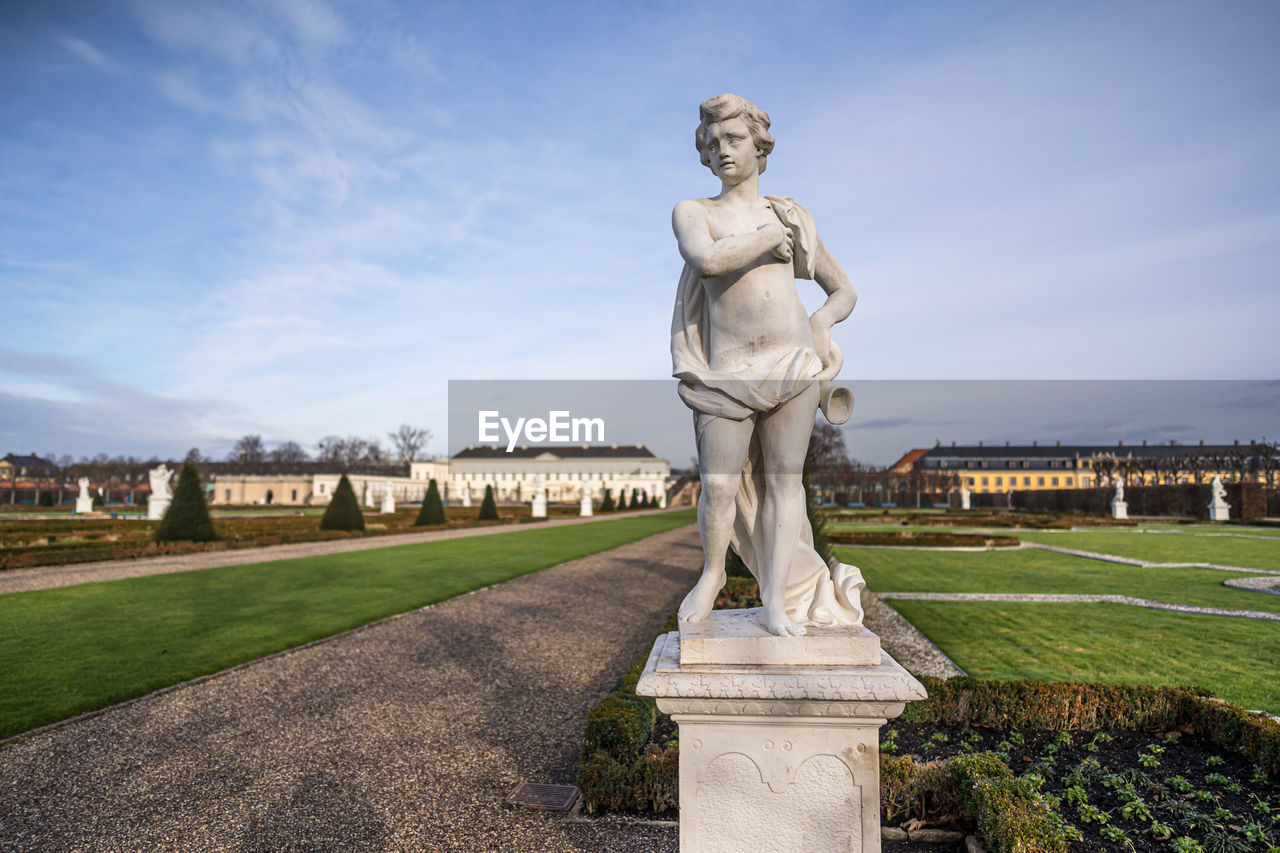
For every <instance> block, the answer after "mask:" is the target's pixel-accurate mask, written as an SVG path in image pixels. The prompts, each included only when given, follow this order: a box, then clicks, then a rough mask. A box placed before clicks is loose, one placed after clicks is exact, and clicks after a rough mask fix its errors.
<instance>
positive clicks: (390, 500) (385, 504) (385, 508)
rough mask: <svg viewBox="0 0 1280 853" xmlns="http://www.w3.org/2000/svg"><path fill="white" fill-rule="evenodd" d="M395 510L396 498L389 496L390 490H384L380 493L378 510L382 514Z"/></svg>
mask: <svg viewBox="0 0 1280 853" xmlns="http://www.w3.org/2000/svg"><path fill="white" fill-rule="evenodd" d="M395 511H396V499H395V498H394V497H392V496H391V493H390V492H384V493H383V495H382V507H381V509H380V510H379V512H381V514H382V515H390V514H391V513H393V512H395Z"/></svg>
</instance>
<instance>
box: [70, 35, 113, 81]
mask: <svg viewBox="0 0 1280 853" xmlns="http://www.w3.org/2000/svg"><path fill="white" fill-rule="evenodd" d="M57 40H58V44H60V45H62V47H63V48H65V49H66V50H67V51H69V52H70V53H71V54H72V55H74V56H76V57H79V58H80V59H82V60H84V61H85V62H87V63H89V64H90V65H92V66H93V67H94V68H96V69H98V70H99V71H108V72H111V73H115V72H118V71H121V70H122V69H121V67H120V64H119V63H118V62H116V61H115V60H114V59H112V58H111V57H109V56H107V55H106V54H105V53H103V52H102V51H100V50H98V49H97V48H96V47H94V46H93V45H91V44H89V42H87V41H85V40H84V39H82V38H78V37H76V36H73V35H68V34H66V33H62V34H59V35H58V36H57Z"/></svg>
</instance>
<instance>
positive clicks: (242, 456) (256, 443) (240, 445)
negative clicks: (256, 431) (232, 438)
mask: <svg viewBox="0 0 1280 853" xmlns="http://www.w3.org/2000/svg"><path fill="white" fill-rule="evenodd" d="M266 458H267V451H266V448H265V447H264V446H263V444H262V436H260V435H244V436H241V437H240V440H239V441H237V442H236V443H235V446H234V447H233V448H231V455H230V456H229V457H228V461H231V462H262V461H263V460H265V459H266Z"/></svg>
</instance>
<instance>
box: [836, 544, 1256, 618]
mask: <svg viewBox="0 0 1280 853" xmlns="http://www.w3.org/2000/svg"><path fill="white" fill-rule="evenodd" d="M836 553H837V554H838V555H839V557H840V559H841V560H843V561H844V562H846V563H850V564H852V565H855V566H857V567H859V568H860V569H862V576H863V577H864V578H866V581H867V585H868V586H869V587H871V588H872V589H873V590H876V591H877V592H1007V593H1049V594H1062V593H1066V594H1072V595H1132V596H1135V597H1137V598H1153V599H1155V600H1156V601H1171V602H1175V603H1178V604H1196V605H1201V606H1204V607H1227V608H1232V609H1236V610H1266V611H1269V612H1272V613H1277V612H1280V595H1267V594H1265V593H1258V592H1248V591H1245V590H1239V589H1232V588H1231V587H1228V586H1223V585H1222V582H1223V581H1224V580H1226V579H1227V578H1235V577H1254V575H1251V574H1246V573H1243V572H1223V571H1219V570H1217V569H1192V568H1176V569H1169V568H1152V569H1146V568H1140V567H1138V566H1126V565H1123V564H1120V563H1104V562H1101V561H1099V560H1090V559H1086V558H1084V557H1072V556H1070V555H1068V554H1057V553H1054V552H1053V551H1041V550H1038V549H1021V550H1017V551H913V550H897V549H887V548H886V549H880V548H857V547H841V548H837V549H836ZM895 606H896V603H895ZM1274 630H1276V631H1277V633H1280V626H1274Z"/></svg>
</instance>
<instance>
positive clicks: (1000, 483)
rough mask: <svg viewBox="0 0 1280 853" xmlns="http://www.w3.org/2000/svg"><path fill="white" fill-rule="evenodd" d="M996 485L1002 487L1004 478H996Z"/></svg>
mask: <svg viewBox="0 0 1280 853" xmlns="http://www.w3.org/2000/svg"><path fill="white" fill-rule="evenodd" d="M996 485H997V486H1003V485H1004V477H996Z"/></svg>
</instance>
